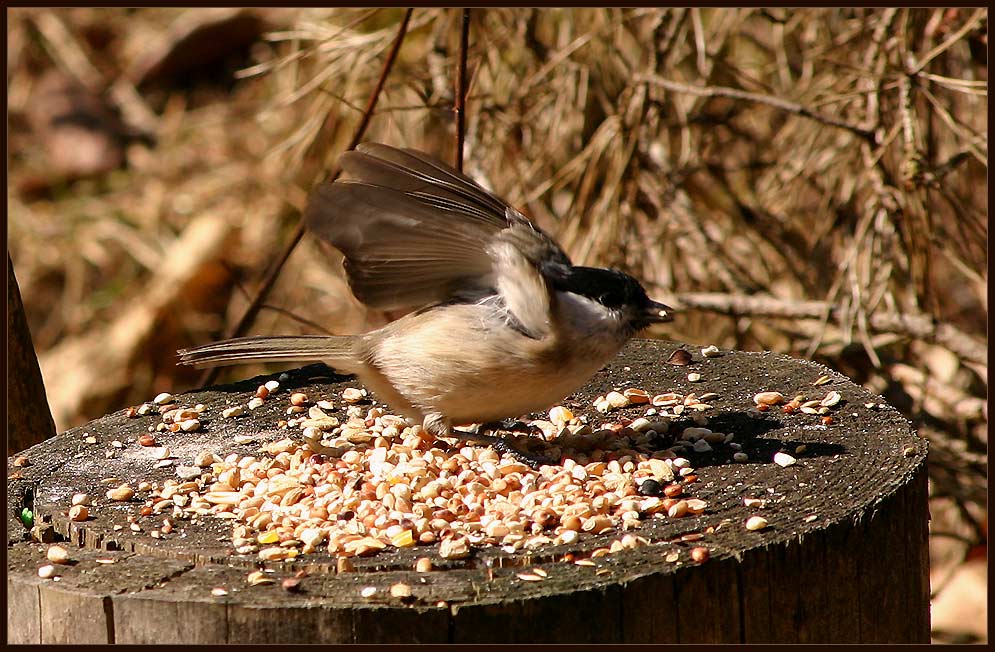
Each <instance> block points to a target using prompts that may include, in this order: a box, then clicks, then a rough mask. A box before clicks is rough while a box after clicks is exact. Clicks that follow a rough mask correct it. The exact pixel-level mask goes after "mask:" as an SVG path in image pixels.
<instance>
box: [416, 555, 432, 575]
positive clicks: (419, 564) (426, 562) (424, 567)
mask: <svg viewBox="0 0 995 652" xmlns="http://www.w3.org/2000/svg"><path fill="white" fill-rule="evenodd" d="M415 570H416V571H418V572H419V573H428V572H430V571H431V570H432V560H431V559H429V558H428V557H419V558H418V561H416V562H415Z"/></svg>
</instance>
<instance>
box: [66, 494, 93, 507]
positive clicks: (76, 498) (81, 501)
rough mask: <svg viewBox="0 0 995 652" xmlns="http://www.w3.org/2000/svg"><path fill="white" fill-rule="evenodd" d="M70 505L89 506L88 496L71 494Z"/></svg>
mask: <svg viewBox="0 0 995 652" xmlns="http://www.w3.org/2000/svg"><path fill="white" fill-rule="evenodd" d="M70 504H71V505H89V504H90V494H83V493H79V494H73V497H72V500H71V501H70Z"/></svg>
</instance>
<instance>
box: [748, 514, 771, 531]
mask: <svg viewBox="0 0 995 652" xmlns="http://www.w3.org/2000/svg"><path fill="white" fill-rule="evenodd" d="M765 527H767V519H765V518H764V517H763V516H751V517H750V518H748V519H746V529H747V530H762V529H764V528H765Z"/></svg>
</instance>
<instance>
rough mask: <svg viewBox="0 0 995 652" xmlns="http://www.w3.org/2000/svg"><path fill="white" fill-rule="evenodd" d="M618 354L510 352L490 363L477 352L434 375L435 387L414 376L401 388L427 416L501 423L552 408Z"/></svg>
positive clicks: (614, 350)
mask: <svg viewBox="0 0 995 652" xmlns="http://www.w3.org/2000/svg"><path fill="white" fill-rule="evenodd" d="M617 352H618V348H616V347H612V348H611V349H600V350H597V351H590V350H585V349H579V350H577V351H576V352H575V353H574V354H573V355H571V356H569V357H564V356H558V355H550V356H548V357H547V358H545V359H544V358H539V359H536V358H534V357H528V356H517V355H507V356H503V357H500V358H494V359H491V360H489V361H488V362H487V363H481V361H479V360H478V363H474V362H473V358H474V356H473V355H472V353H471V354H468V355H467V356H466V358H464V359H463V360H459V361H452V362H451V364H449V365H448V368H447V369H446V372H445V373H444V374H440V373H439V372H438V371H436V372H435V373H434V374H432V376H433V377H434V379H435V383H433V384H431V385H430V384H427V383H424V382H421V383H419V382H418V379H417V378H411V379H410V380H411V381H413V382H402V383H399V385H400V386H399V387H398V389H400V390H401V393H402V394H403V395H404V396H405V398H407V399H408V400H409V401H410V402H411V403H412V404H413V405H415V406H416V407H418V408H419V409H420V410H421V411H422V413H423V414H425V413H430V412H435V413H440V414H443V415H445V416H446V417H448V418H449V420H450V421H451V422H452V423H453V424H456V425H460V424H467V423H482V422H487V421H496V420H499V419H504V418H509V417H518V416H522V415H524V414H528V413H530V412H536V411H539V410H544V409H546V408H549V407H551V406H552V405H554V404H556V403H557V402H559V401H561V400H562V399H563V398H564V397H566V396H567V395H568V394H570V393H572V392H574V391H576V390H577V389H579V388H580V387H581V386H583V385H584V383H586V382H587V381H588V379H589V378H590V377H591V376H592V375H593V374H594V373H595V372H596V371H598V369H600V368H601V367H602V366H603V365H604V363H605V362H606V361H607V360H608V359H609V358H611V357H612V356H613V355H615V354H616V353H617ZM425 377H426V376H425V375H422V376H421V378H422V379H423V380H424V378H425Z"/></svg>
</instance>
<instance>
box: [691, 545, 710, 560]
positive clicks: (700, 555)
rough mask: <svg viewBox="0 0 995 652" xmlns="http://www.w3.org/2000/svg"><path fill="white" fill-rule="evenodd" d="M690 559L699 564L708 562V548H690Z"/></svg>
mask: <svg viewBox="0 0 995 652" xmlns="http://www.w3.org/2000/svg"><path fill="white" fill-rule="evenodd" d="M691 559H693V560H695V561H696V562H698V563H699V564H700V563H702V562H705V561H708V548H702V547H700V546H699V547H697V548H691Z"/></svg>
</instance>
